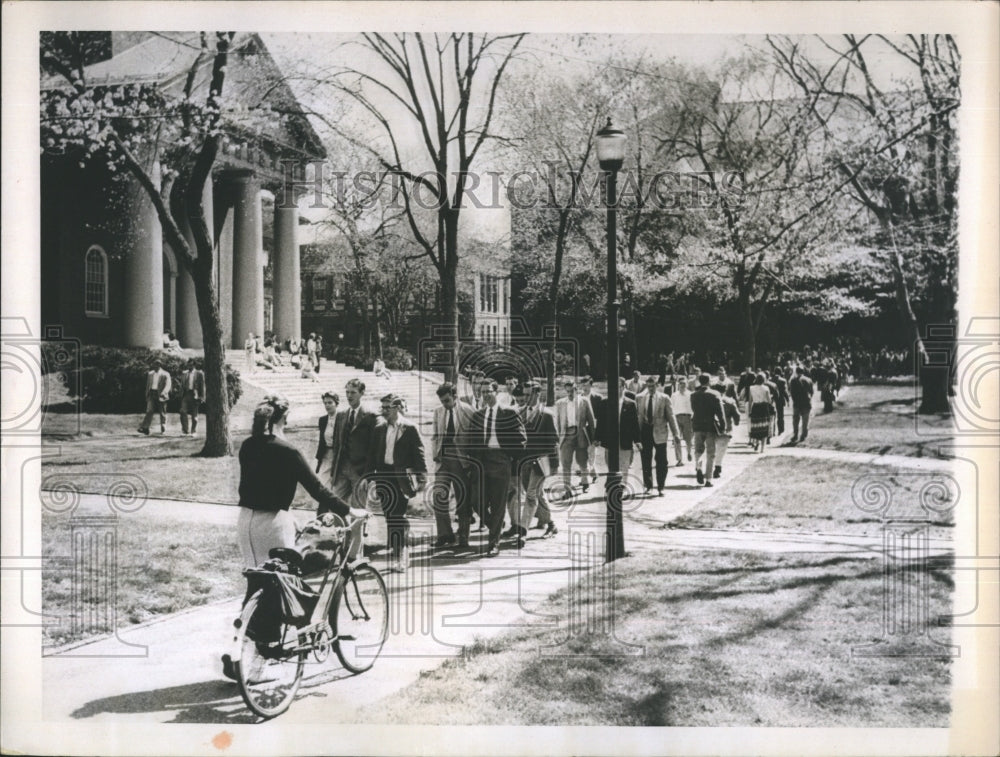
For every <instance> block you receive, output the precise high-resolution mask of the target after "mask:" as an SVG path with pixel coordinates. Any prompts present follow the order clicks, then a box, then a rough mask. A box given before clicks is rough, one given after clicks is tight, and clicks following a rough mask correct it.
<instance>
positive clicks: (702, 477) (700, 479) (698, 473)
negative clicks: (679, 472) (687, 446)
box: [695, 470, 705, 484]
mask: <svg viewBox="0 0 1000 757" xmlns="http://www.w3.org/2000/svg"><path fill="white" fill-rule="evenodd" d="M695 474H696V478H697V479H698V483H699V484H703V483H705V474H704V473H702V472H701V471H700V470H699V471H695Z"/></svg>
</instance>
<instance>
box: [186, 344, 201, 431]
mask: <svg viewBox="0 0 1000 757" xmlns="http://www.w3.org/2000/svg"><path fill="white" fill-rule="evenodd" d="M204 401H205V372H204V371H202V370H201V369H200V368H196V367H195V363H194V360H188V361H187V370H186V371H184V373H182V374H181V433H183V434H184V435H185V436H188V435H189V432H188V419H189V418H190V420H191V425H190V429H191V431H190V436H194V433H195V431H197V430H198V409H199V408H200V407H201V403H202V402H204Z"/></svg>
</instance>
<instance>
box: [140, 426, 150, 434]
mask: <svg viewBox="0 0 1000 757" xmlns="http://www.w3.org/2000/svg"><path fill="white" fill-rule="evenodd" d="M139 433H140V434H145V435H146V436H149V429H148V428H140V429H139Z"/></svg>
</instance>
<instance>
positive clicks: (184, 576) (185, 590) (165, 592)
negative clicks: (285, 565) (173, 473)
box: [42, 512, 245, 646]
mask: <svg viewBox="0 0 1000 757" xmlns="http://www.w3.org/2000/svg"><path fill="white" fill-rule="evenodd" d="M117 530H118V545H117V546H118V550H117V551H118V574H117V592H118V604H117V620H118V627H119V628H127V627H128V626H129V625H132V624H135V623H142V622H144V621H147V620H151V619H153V618H156V617H157V616H161V615H167V614H169V613H173V612H177V611H178V610H183V609H186V608H188V607H196V606H198V605H203V604H207V603H209V602H214V601H217V600H223V599H228V598H231V597H234V596H237V595H239V594H241V593H242V592H243V589H244V586H245V583H244V579H243V576H242V575H241V573H240V570H241V565H242V560H241V558H240V550H239V546H238V545H237V544H236V539H235V538H234V535H233V530H232V526H221V525H215V524H204V523H192V522H190V521H188V520H181V519H179V518H170V517H169V516H162V515H160V516H157V517H156V519H155V520H153V521H150V520H148V519H141V518H135V517H131V518H121V519H119V522H118V529H117ZM71 543H72V541H71V536H70V522H69V518H68V517H66V516H57V515H53V514H51V513H47V512H43V514H42V552H43V554H44V556H45V557H46V558H53V557H64V558H68V557H70V551H69V550H70V545H71ZM88 567H89V566H88ZM95 580H96V579H95ZM88 584H89V582H88V577H87V575H85V576H84V577H83V580H82V582H81V583H80V584H79V585H81V586H87V585H88ZM73 591H74V579H73V576H72V572H71V569H70V568H69V567H66V568H65V569H63V570H56V569H50V570H46V571H45V573H44V575H43V581H42V606H43V608H44V611H45V612H46V613H47V614H51V615H57V616H59V617H60V618H62V619H63V622H61V623H60V624H59V625H55V626H46V627H45V628H44V630H43V635H44V638H45V644H46V645H53V646H55V645H60V644H66V643H69V642H72V641H78V640H80V639H82V638H85V637H86V636H88V635H92V634H93V633H94V631H95V630H99V629H94V628H86V629H84V628H79V627H78V628H74V623H73V621H72V617H71V616H72V613H73ZM105 630H106V631H110V630H111V628H107V629H105Z"/></svg>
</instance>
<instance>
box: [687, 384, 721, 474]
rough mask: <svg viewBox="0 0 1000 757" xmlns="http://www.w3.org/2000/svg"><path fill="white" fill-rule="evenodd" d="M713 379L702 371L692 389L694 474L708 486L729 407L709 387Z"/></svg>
mask: <svg viewBox="0 0 1000 757" xmlns="http://www.w3.org/2000/svg"><path fill="white" fill-rule="evenodd" d="M711 380H712V377H711V376H709V375H708V374H707V373H699V374H698V386H697V387H695V390H694V391H693V392H691V425H692V426H693V427H694V465H695V475H696V476H697V477H698V483H699V484H705V486H711V485H712V477H713V475H714V471H715V448H716V443H717V441H718V438H719V434H722V433H724V432H725V430H726V411H725V409H724V408H723V405H722V395H720V394H719V393H718V392H716V391H714V390H713V389H709V387H708V385H709V383H710V382H711ZM703 464H704V466H703ZM720 472H721V471H720Z"/></svg>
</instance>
